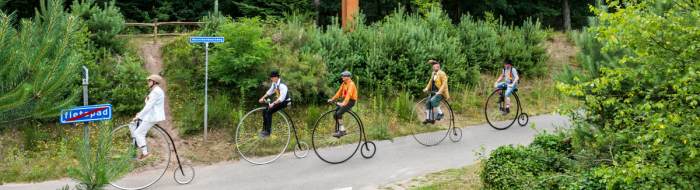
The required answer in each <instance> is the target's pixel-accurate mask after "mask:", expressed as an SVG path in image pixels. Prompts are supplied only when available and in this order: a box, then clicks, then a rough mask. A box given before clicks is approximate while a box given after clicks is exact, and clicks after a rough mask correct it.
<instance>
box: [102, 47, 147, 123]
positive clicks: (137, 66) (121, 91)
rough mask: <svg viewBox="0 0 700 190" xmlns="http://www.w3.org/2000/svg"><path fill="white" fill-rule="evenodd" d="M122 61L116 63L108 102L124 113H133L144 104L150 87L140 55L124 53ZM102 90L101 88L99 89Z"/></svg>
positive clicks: (139, 109)
mask: <svg viewBox="0 0 700 190" xmlns="http://www.w3.org/2000/svg"><path fill="white" fill-rule="evenodd" d="M122 61H123V62H118V63H116V64H117V65H116V66H115V71H116V72H115V73H114V76H113V77H114V78H113V79H112V80H113V84H114V85H113V86H114V87H113V89H111V90H109V91H110V95H111V97H110V98H111V100H110V102H111V103H112V105H113V106H114V110H115V111H117V112H121V113H124V114H126V115H135V114H136V113H137V112H139V111H141V109H142V108H143V106H144V104H145V103H144V100H145V99H146V96H148V93H149V92H150V89H149V88H148V85H147V83H146V82H147V80H146V77H148V75H149V74H148V73H147V72H146V71H145V70H143V64H142V63H141V57H140V56H138V55H131V54H129V53H125V54H124V57H122ZM101 90H103V89H101Z"/></svg>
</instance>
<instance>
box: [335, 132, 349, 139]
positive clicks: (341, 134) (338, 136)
mask: <svg viewBox="0 0 700 190" xmlns="http://www.w3.org/2000/svg"><path fill="white" fill-rule="evenodd" d="M346 134H347V133H345V131H338V132H336V133H333V137H337V138H340V137H342V136H345V135H346Z"/></svg>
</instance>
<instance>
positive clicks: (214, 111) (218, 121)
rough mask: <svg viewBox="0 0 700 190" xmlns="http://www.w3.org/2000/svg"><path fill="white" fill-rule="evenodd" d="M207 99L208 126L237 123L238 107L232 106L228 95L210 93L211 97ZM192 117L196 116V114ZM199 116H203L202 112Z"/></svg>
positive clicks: (231, 125)
mask: <svg viewBox="0 0 700 190" xmlns="http://www.w3.org/2000/svg"><path fill="white" fill-rule="evenodd" d="M209 100H210V101H209V111H208V113H207V115H208V117H209V118H208V122H209V123H208V126H207V127H208V128H210V129H211V128H214V127H223V128H232V127H235V126H237V125H238V121H239V119H240V116H239V107H238V106H234V105H233V103H232V102H231V100H230V98H229V97H228V96H225V95H213V94H212V98H210V99H209ZM192 117H196V115H194V116H192ZM200 117H204V115H203V114H202V115H200Z"/></svg>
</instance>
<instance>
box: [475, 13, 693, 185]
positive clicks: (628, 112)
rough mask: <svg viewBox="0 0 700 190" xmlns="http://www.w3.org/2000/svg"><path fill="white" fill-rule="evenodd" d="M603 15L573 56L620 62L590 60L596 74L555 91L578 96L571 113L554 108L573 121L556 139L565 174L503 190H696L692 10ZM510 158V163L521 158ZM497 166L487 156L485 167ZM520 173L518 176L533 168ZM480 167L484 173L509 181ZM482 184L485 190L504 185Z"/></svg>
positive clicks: (541, 174)
mask: <svg viewBox="0 0 700 190" xmlns="http://www.w3.org/2000/svg"><path fill="white" fill-rule="evenodd" d="M610 8H614V9H616V12H613V13H608V12H606V11H605V9H593V10H594V12H595V13H596V14H597V17H596V18H595V19H597V20H598V21H597V22H600V24H599V25H598V24H597V25H596V26H595V27H593V28H591V29H590V30H589V32H591V33H593V34H597V35H596V36H595V38H596V39H597V41H596V42H595V43H598V44H599V45H598V46H597V47H598V48H593V49H590V48H589V47H590V46H589V47H586V50H585V51H582V56H579V58H581V59H584V61H589V60H586V59H590V57H591V56H598V55H619V57H618V58H609V57H608V58H601V57H597V58H595V59H594V61H596V62H601V63H598V64H597V65H599V67H598V68H595V69H597V70H592V71H591V68H586V70H583V71H572V72H584V73H579V74H580V76H585V77H586V78H574V80H573V83H571V84H563V83H561V84H559V85H558V88H559V89H560V90H561V91H562V92H564V93H566V94H567V95H569V96H573V97H578V98H580V104H579V106H576V107H574V106H566V107H565V109H562V110H561V111H562V113H565V114H567V115H569V116H571V118H572V119H573V120H572V121H573V123H572V126H571V127H570V130H569V131H568V132H564V133H562V134H561V135H563V136H571V137H572V138H573V141H572V145H573V146H572V155H571V157H568V158H566V159H564V160H563V161H562V163H566V166H565V168H569V169H565V170H561V171H533V173H532V175H533V176H532V177H529V176H522V177H521V176H518V175H511V176H517V177H515V178H514V179H508V180H514V181H516V182H517V181H522V180H526V181H530V183H529V184H523V183H520V184H518V183H512V184H508V185H510V186H508V187H511V188H527V187H533V186H531V185H530V184H550V185H551V186H547V187H546V188H561V189H698V188H700V175H699V174H698V172H697V171H698V170H700V168H699V167H700V165H698V163H699V162H700V159H699V158H698V157H697V153H698V147H699V145H700V142H699V141H698V139H700V119H699V117H700V112H699V111H698V109H697V105H698V101H700V96H699V95H698V94H700V86H698V79H699V78H700V77H698V75H700V72H698V70H699V68H698V66H697V64H696V63H697V62H698V61H699V60H700V54H699V52H700V51H698V48H700V22H698V20H700V3H698V2H696V1H683V0H668V1H656V0H623V1H611V4H610ZM586 35H590V34H586ZM582 38H588V37H586V36H582ZM595 43H593V44H595ZM593 47H595V46H593ZM620 52H622V53H620ZM596 74H598V75H596ZM499 149H506V148H499ZM492 156H494V154H493V152H492ZM516 156H517V157H511V158H516V159H525V158H526V157H523V156H521V155H516ZM499 159H500V158H498V157H497V156H494V157H492V158H490V159H487V160H484V162H485V163H487V164H488V163H490V162H492V161H494V162H498V160H499ZM528 165H530V166H520V167H522V168H523V169H517V171H518V172H526V171H529V170H527V169H525V168H530V167H535V166H536V165H532V164H528ZM484 168H485V170H484V172H486V173H493V174H499V175H501V176H504V175H503V174H508V173H502V172H499V171H498V169H495V168H489V169H486V167H484ZM486 179H487V178H485V179H484V182H485V186H498V185H504V184H502V182H503V181H495V180H490V181H489V180H486ZM533 188H538V187H533Z"/></svg>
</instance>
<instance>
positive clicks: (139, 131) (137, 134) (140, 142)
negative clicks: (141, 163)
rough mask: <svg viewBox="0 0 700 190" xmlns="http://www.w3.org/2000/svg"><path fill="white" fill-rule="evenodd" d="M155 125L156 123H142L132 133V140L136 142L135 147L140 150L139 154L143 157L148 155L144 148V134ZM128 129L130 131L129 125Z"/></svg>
mask: <svg viewBox="0 0 700 190" xmlns="http://www.w3.org/2000/svg"><path fill="white" fill-rule="evenodd" d="M155 124H156V123H152V122H146V121H142V122H141V124H140V125H139V127H138V128H136V129H135V130H134V131H133V133H132V135H133V136H134V140H136V145H137V146H138V147H140V148H141V153H143V154H144V155H146V154H148V149H147V148H146V134H147V133H148V130H150V129H151V127H153V125H155ZM135 126H136V125H135V123H134V127H135ZM129 129H131V125H129Z"/></svg>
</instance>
